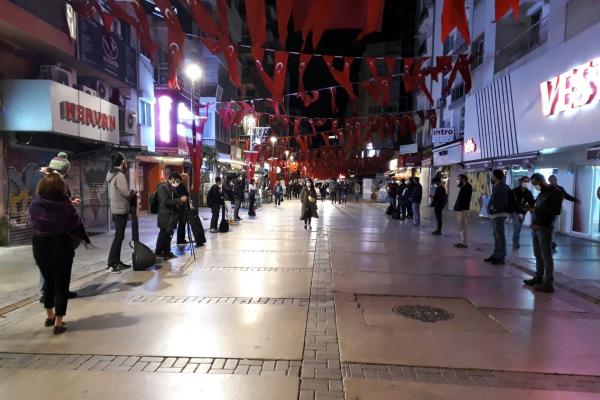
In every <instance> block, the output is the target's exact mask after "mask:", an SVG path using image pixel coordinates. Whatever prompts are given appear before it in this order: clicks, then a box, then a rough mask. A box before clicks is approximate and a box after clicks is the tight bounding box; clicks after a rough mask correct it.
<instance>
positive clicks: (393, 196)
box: [387, 180, 399, 215]
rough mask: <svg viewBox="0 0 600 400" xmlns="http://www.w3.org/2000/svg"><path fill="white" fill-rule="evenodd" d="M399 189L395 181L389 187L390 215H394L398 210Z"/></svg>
mask: <svg viewBox="0 0 600 400" xmlns="http://www.w3.org/2000/svg"><path fill="white" fill-rule="evenodd" d="M398 189H399V186H398V184H397V183H396V181H394V180H392V181H391V182H390V183H388V185H387V194H388V200H389V201H390V211H391V213H390V215H393V214H394V212H395V211H396V210H397V209H398Z"/></svg>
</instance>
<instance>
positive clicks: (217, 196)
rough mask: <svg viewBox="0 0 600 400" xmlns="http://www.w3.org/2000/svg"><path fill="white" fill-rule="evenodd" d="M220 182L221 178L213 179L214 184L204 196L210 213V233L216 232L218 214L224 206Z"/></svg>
mask: <svg viewBox="0 0 600 400" xmlns="http://www.w3.org/2000/svg"><path fill="white" fill-rule="evenodd" d="M221 182H222V180H221V177H220V176H217V178H216V179H215V184H214V185H212V187H211V188H210V190H209V191H208V194H207V195H206V203H207V204H208V206H209V207H210V210H211V212H212V218H211V220H210V231H211V232H212V233H216V232H218V230H217V227H218V226H219V214H220V213H221V207H223V205H224V204H225V199H224V197H223V189H222V188H221ZM236 219H237V218H236Z"/></svg>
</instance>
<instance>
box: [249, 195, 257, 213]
mask: <svg viewBox="0 0 600 400" xmlns="http://www.w3.org/2000/svg"><path fill="white" fill-rule="evenodd" d="M249 202H250V205H249V206H248V215H249V216H251V217H254V216H255V215H256V210H255V209H254V203H255V202H256V197H254V196H250V198H249Z"/></svg>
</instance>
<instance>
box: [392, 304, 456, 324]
mask: <svg viewBox="0 0 600 400" xmlns="http://www.w3.org/2000/svg"><path fill="white" fill-rule="evenodd" d="M392 311H393V312H394V314H398V315H402V316H403V317H407V318H411V319H417V320H419V321H423V322H438V321H447V320H449V319H452V318H454V314H453V313H451V312H449V311H446V310H443V309H441V308H437V307H430V306H422V305H418V304H417V305H414V304H411V305H404V306H398V307H394V308H393V309H392Z"/></svg>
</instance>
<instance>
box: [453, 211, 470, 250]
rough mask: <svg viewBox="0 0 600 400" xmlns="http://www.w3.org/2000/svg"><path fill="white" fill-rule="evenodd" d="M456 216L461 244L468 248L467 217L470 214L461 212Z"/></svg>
mask: <svg viewBox="0 0 600 400" xmlns="http://www.w3.org/2000/svg"><path fill="white" fill-rule="evenodd" d="M456 215H457V218H458V233H459V234H460V242H461V243H462V244H464V245H465V246H466V245H467V216H468V215H469V212H468V211H466V210H464V211H459V212H458V214H456Z"/></svg>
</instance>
